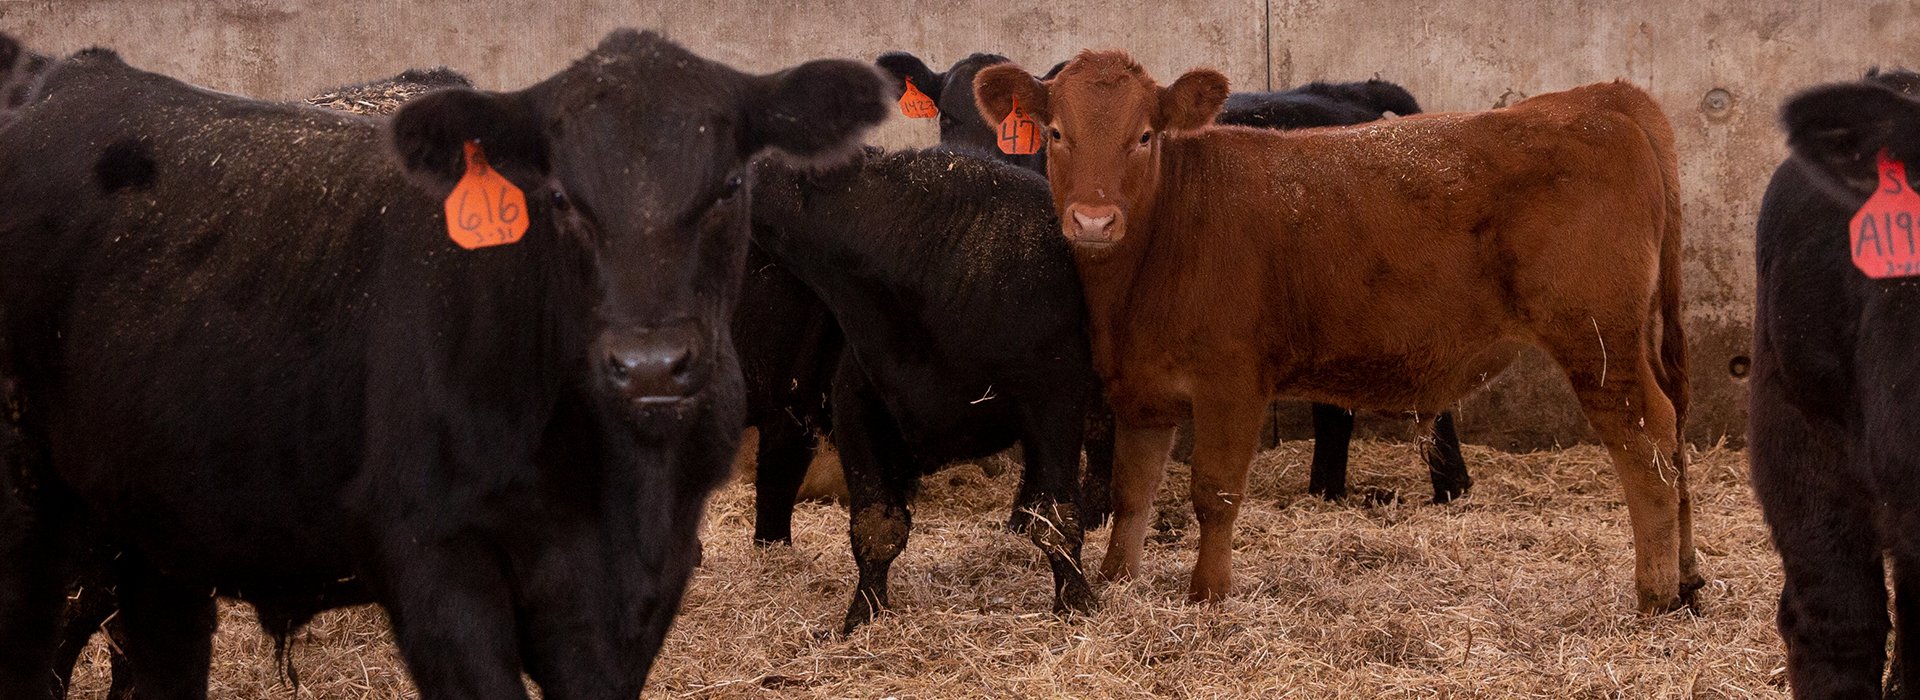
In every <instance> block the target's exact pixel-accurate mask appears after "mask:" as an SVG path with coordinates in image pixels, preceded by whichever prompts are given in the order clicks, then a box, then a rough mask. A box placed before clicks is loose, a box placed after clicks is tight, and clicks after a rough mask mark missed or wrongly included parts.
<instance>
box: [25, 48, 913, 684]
mask: <svg viewBox="0 0 1920 700" xmlns="http://www.w3.org/2000/svg"><path fill="white" fill-rule="evenodd" d="M42 80H43V81H44V85H45V88H46V89H45V90H44V91H42V92H41V93H40V94H41V95H42V96H41V98H40V99H39V101H38V102H36V103H35V104H34V106H33V107H32V108H31V109H27V110H23V111H21V112H20V113H19V115H18V117H17V119H16V121H14V122H12V123H10V124H8V125H7V126H5V128H0V162H4V163H8V164H10V165H9V166H8V167H5V168H0V201H4V202H7V203H8V206H6V207H0V260H5V261H9V264H10V265H12V267H11V268H10V269H9V270H8V271H7V274H4V275H0V308H3V309H4V310H5V314H4V322H3V323H0V342H3V343H4V348H5V350H6V352H7V356H6V357H5V358H4V360H5V366H4V367H0V370H4V374H5V376H6V378H7V379H9V380H10V381H11V382H12V384H11V386H12V390H11V391H10V392H9V393H10V396H9V399H10V403H11V404H12V405H16V406H18V407H20V410H19V411H17V415H10V418H12V419H13V420H11V421H10V423H9V426H8V431H7V432H6V433H5V434H4V435H0V438H5V444H4V445H0V447H4V448H5V449H4V454H5V455H6V456H7V457H8V463H7V464H6V465H5V467H6V468H5V469H4V470H0V562H6V564H5V566H0V649H5V650H6V652H5V653H4V654H0V697H5V698H45V697H53V696H57V695H59V694H61V693H62V692H64V689H63V688H61V687H59V686H60V685H61V684H60V683H59V682H58V679H59V678H62V677H64V674H59V673H56V672H55V671H54V669H52V668H50V666H51V665H52V654H53V648H54V646H55V639H54V638H55V631H54V628H55V625H56V619H55V618H56V616H57V613H58V611H59V610H60V607H61V605H60V603H61V601H62V597H63V595H64V591H63V586H65V585H66V584H67V583H68V578H67V577H68V575H69V574H70V573H72V572H77V571H83V570H88V569H90V568H98V569H103V570H105V571H106V572H107V575H108V576H110V578H111V581H112V585H113V586H114V589H113V590H114V594H115V597H114V601H113V602H114V604H115V605H116V606H117V608H118V610H119V613H118V616H117V618H116V620H117V625H118V627H119V629H120V630H121V631H122V634H119V635H117V637H116V640H115V641H116V643H117V645H118V648H119V649H120V650H121V651H123V652H124V653H125V656H126V659H127V662H128V667H129V670H130V674H131V676H130V678H131V683H132V691H133V693H134V694H135V695H136V696H137V697H205V693H206V683H207V672H208V668H207V664H208V655H209V652H210V642H211V633H212V631H213V626H214V597H213V596H214V595H215V594H219V595H226V596H232V597H236V598H239V599H241V600H245V601H248V602H250V603H252V604H253V605H254V606H255V607H256V608H257V609H258V610H259V611H260V614H261V619H262V621H263V622H265V623H267V626H268V628H269V631H272V632H274V633H276V634H279V635H285V634H287V633H289V632H291V631H292V630H294V629H296V628H297V627H298V626H299V625H300V624H302V623H304V622H305V621H306V620H307V619H309V618H310V617H311V616H312V615H314V614H315V613H317V612H319V611H321V610H324V609H327V608H330V607H335V606H339V605H346V604H353V603H359V602H368V601H371V602H377V603H379V604H381V605H382V606H383V607H384V608H385V610H386V611H387V613H388V615H389V617H390V619H391V620H392V622H393V626H394V636H395V640H396V641H397V643H398V645H399V648H400V652H401V654H402V656H403V657H404V658H405V659H406V662H407V665H408V669H409V671H410V672H411V673H412V676H413V679H414V681H415V684H416V685H417V686H418V687H419V689H420V692H421V695H422V697H424V698H522V699H523V698H525V697H527V695H526V690H525V688H524V686H523V685H522V681H521V677H522V673H523V672H524V673H525V674H527V675H528V676H530V677H531V678H532V679H533V680H534V682H536V683H537V684H539V685H540V686H541V687H542V689H543V691H544V693H545V695H546V697H568V698H609V699H611V698H622V699H623V700H624V699H631V698H633V697H636V696H637V695H638V694H639V692H640V689H641V686H642V685H643V684H644V682H645V680H646V677H647V673H648V670H649V669H650V668H651V665H652V661H653V657H654V655H655V652H656V651H657V650H658V649H659V645H660V640H661V638H662V636H663V635H664V634H665V633H666V630H667V627H668V625H669V623H670V621H671V620H672V618H673V615H674V613H675V611H676V609H677V608H678V606H679V600H680V596H681V593H682V591H683V590H684V587H685V584H686V581H687V577H688V575H689V574H690V572H691V570H692V568H693V566H694V565H695V563H697V562H698V560H699V542H698V540H697V529H698V524H699V520H700V517H701V514H702V511H703V508H704V505H705V502H706V498H707V495H708V494H709V493H710V492H711V491H712V489H713V488H715V487H716V486H717V485H719V484H720V483H721V482H722V481H723V480H724V479H725V477H726V476H727V474H728V471H729V466H730V463H731V460H732V457H733V453H734V451H735V449H736V447H737V443H738V440H739V426H740V424H741V421H742V420H743V413H744V409H743V405H742V404H743V399H742V388H741V377H740V368H739V363H738V360H737V358H736V357H735V355H734V352H733V349H732V348H733V343H732V339H731V337H730V332H729V330H728V328H729V327H728V323H727V320H728V318H729V314H730V313H731V311H732V305H733V303H734V299H735V296H736V294H737V291H738V284H739V282H738V280H739V277H740V266H741V262H742V259H743V257H744V254H745V247H746V242H747V226H748V222H749V203H748V188H747V186H746V179H745V169H746V164H747V162H748V160H749V159H750V158H752V157H753V156H755V155H756V154H758V153H761V152H763V151H766V150H768V149H773V150H779V151H785V152H787V153H790V154H793V155H795V156H797V157H799V158H803V159H815V160H831V159H833V158H835V157H844V156H846V155H850V154H851V153H852V151H851V150H850V144H852V143H853V142H854V141H856V140H857V138H858V137H859V135H860V134H861V133H862V132H863V131H864V130H865V129H867V128H868V127H870V126H872V125H874V124H876V123H878V122H879V121H881V120H882V119H883V118H884V117H885V116H886V113H887V112H886V110H887V104H886V103H885V101H884V99H885V98H884V95H883V93H884V92H885V91H886V90H885V86H884V83H883V79H882V78H881V77H880V76H879V75H878V74H877V73H876V72H875V71H874V70H873V69H872V68H871V67H869V66H865V65H861V64H858V63H854V62H848V61H817V62H813V63H808V64H804V65H802V66H799V67H796V68H793V69H789V70H787V71H783V72H779V73H774V74H771V75H765V76H754V75H747V74H743V73H740V72H737V71H734V70H733V69H731V68H728V67H727V66H724V65H721V64H718V63H714V62H711V61H707V60H704V59H701V58H700V57H698V56H695V55H693V54H692V53H689V52H688V51H686V50H685V49H682V48H680V47H679V46H677V45H675V44H673V43H672V42H670V41H667V40H666V39H664V38H662V37H660V36H658V35H655V34H651V33H638V32H633V31H620V32H615V33H613V34H611V35H609V36H608V37H607V38H606V39H605V40H604V41H602V42H601V43H600V45H599V46H598V47H597V48H595V49H594V50H593V51H592V52H591V53H589V54H588V55H587V56H586V57H585V58H583V59H581V60H579V61H577V62H575V63H574V64H573V65H571V66H569V67H567V68H566V69H565V70H562V71H560V72H559V73H557V74H555V75H553V76H552V77H549V78H548V79H546V80H544V81H542V82H540V83H539V84H536V85H534V86H532V87H529V88H527V89H525V90H521V91H518V92H483V91H476V90H471V89H464V88H456V89H447V90H441V91H438V92H433V93H429V94H428V95H426V96H424V97H421V98H419V99H416V100H414V101H413V102H411V103H409V104H407V105H406V106H405V107H403V108H401V109H400V110H399V111H398V112H397V113H396V114H395V115H394V116H393V117H392V118H391V120H386V119H371V118H367V117H361V116H356V115H350V114H343V113H338V112H332V111H327V110H321V109H317V108H312V107H307V106H301V105H289V104H276V103H268V102H259V101H254V100H248V99H244V98H240V97H234V96H230V95H223V94H218V93H213V92H209V91H204V90H199V89H197V88H193V87H190V86H187V85H185V84H183V83H181V82H179V81H176V80H173V79H171V78H167V77H165V76H161V75H156V74H153V73H148V72H144V71H140V70H137V69H134V68H131V67H128V66H127V65H126V64H124V63H122V62H121V61H120V59H119V58H118V57H116V56H115V55H114V54H113V53H112V52H110V51H105V50H89V51H84V52H81V53H79V54H76V55H74V56H72V57H70V58H67V59H65V60H62V61H59V62H57V63H56V64H55V65H54V66H52V67H51V68H50V69H49V71H48V72H47V74H46V75H45V76H44V77H43V78H42ZM389 151H390V152H391V155H389ZM482 160H484V161H485V163H486V166H482V165H481V161H482ZM516 191H517V192H518V193H519V194H518V196H515V195H514V194H513V193H514V192H516ZM463 197H465V199H463ZM449 217H451V220H449ZM29 261H30V262H29ZM96 551H111V552H114V553H115V554H114V555H113V556H112V557H111V558H110V560H108V561H93V560H90V556H91V555H90V553H91V552H96Z"/></svg>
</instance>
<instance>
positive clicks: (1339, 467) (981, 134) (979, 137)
mask: <svg viewBox="0 0 1920 700" xmlns="http://www.w3.org/2000/svg"><path fill="white" fill-rule="evenodd" d="M1006 62H1007V58H1006V57H1005V56H1001V55H998V54H989V53H976V54H973V55H971V56H968V57H966V58H964V59H961V60H960V61H958V62H956V63H954V64H953V66H952V67H951V68H948V69H947V71H946V72H944V73H935V72H933V70H932V69H931V68H928V67H927V64H926V62H925V61H922V60H920V58H919V57H916V56H914V55H913V54H910V53H907V52H904V51H893V52H888V53H885V54H881V55H880V57H879V58H878V59H875V61H874V63H875V64H877V65H879V66H880V68H881V69H883V70H885V71H887V72H888V73H889V74H891V75H892V76H893V78H894V90H895V91H896V94H898V92H899V91H902V90H904V89H905V85H906V82H905V81H907V80H912V81H913V84H914V86H915V87H916V88H918V89H920V91H921V92H924V93H926V94H927V96H928V97H930V98H932V99H933V100H934V103H935V104H936V105H938V107H939V109H940V116H939V119H940V144H941V145H942V146H947V147H950V148H959V149H966V150H969V151H973V152H977V153H980V154H982V155H987V156H990V157H993V158H998V159H1001V160H1004V161H1006V162H1009V163H1013V164H1015V165H1018V166H1020V167H1023V168H1027V169H1029V170H1032V171H1034V172H1036V173H1040V174H1042V175H1045V174H1046V172H1047V160H1046V155H1047V152H1046V149H1041V150H1040V151H1039V152H1037V153H1034V154H1032V155H1008V154H1006V153H1003V152H1001V151H1000V149H999V147H998V144H997V131H996V129H995V128H994V127H993V126H991V125H989V124H987V122H986V120H985V119H984V118H982V117H981V116H980V112H979V110H978V109H976V108H975V107H974V98H973V78H974V76H975V75H977V74H979V72H980V71H981V70H982V69H984V68H986V67H988V66H992V65H996V64H1000V63H1006ZM1064 65H1065V63H1061V64H1056V65H1055V66H1054V67H1053V69H1052V70H1050V71H1048V72H1047V74H1046V75H1044V76H1036V77H1037V78H1038V79H1041V80H1046V79H1049V78H1052V77H1053V74H1054V73H1057V72H1059V70H1060V68H1061V67H1062V66H1064ZM1389 112H1391V113H1393V114H1397V115H1407V114H1417V113H1419V112H1420V104H1419V103H1418V102H1417V101H1415V100H1414V98H1413V95H1412V94H1409V93H1408V92H1407V91H1406V89H1405V88H1402V87H1400V86H1398V85H1395V84H1393V83H1390V82H1387V81H1384V80H1378V79H1375V80H1367V81H1364V82H1356V83H1323V82H1315V83H1308V84H1306V85H1302V86H1299V87H1296V88H1292V89H1289V90H1281V91H1276V92H1242V93H1234V94H1233V95H1231V96H1229V97H1228V98H1227V104H1226V106H1225V107H1224V108H1223V109H1222V110H1221V112H1220V116H1219V117H1218V118H1217V119H1216V121H1218V122H1219V123H1221V124H1239V125H1245V126H1257V127H1265V128H1273V129H1295V128H1306V127H1315V126H1342V125H1349V124H1360V123H1364V122H1370V121H1373V120H1376V119H1380V118H1381V117H1383V116H1385V115H1386V113H1389ZM1102 403H1103V404H1104V402H1102ZM1097 413H1099V414H1103V415H1104V418H1096V419H1095V420H1094V422H1093V427H1094V430H1095V431H1094V432H1089V434H1088V441H1089V442H1088V447H1087V450H1088V455H1089V459H1088V462H1087V467H1088V474H1087V486H1086V493H1085V495H1084V498H1086V499H1087V501H1088V503H1090V504H1094V505H1095V507H1096V508H1097V510H1095V511H1094V513H1093V515H1092V517H1091V518H1090V520H1092V521H1093V522H1095V523H1098V522H1104V520H1105V518H1106V514H1107V511H1108V506H1107V503H1108V494H1107V490H1108V489H1107V487H1106V484H1108V483H1109V482H1110V481H1111V480H1112V468H1113V460H1112V458H1111V454H1112V443H1113V438H1112V422H1113V418H1112V415H1111V411H1110V410H1105V409H1104V407H1103V408H1102V409H1100V410H1099V411H1097ZM1352 439H1353V412H1352V411H1349V410H1347V409H1344V408H1341V407H1338V406H1333V405H1330V404H1320V403H1316V404H1313V470H1312V474H1311V476H1310V477H1309V480H1308V483H1307V491H1308V492H1310V493H1316V494H1320V495H1321V496H1324V497H1326V498H1327V499H1329V500H1337V499H1339V498H1342V497H1344V496H1345V495H1346V493H1347V449H1348V446H1349V443H1350V442H1351V441H1352ZM1101 441H1104V444H1099V443H1101ZM1421 448H1422V453H1423V454H1424V455H1425V456H1426V461H1427V474H1428V476H1429V477H1431V479H1432V481H1433V501H1434V502H1435V503H1446V502H1448V501H1451V500H1453V499H1455V498H1458V497H1460V496H1463V495H1465V494H1466V493H1467V490H1468V489H1469V488H1471V487H1472V486H1473V479H1472V478H1471V477H1470V476H1468V474H1467V463H1466V460H1465V459H1464V458H1463V457H1461V455H1460V437H1459V435H1458V434H1457V433H1456V432H1455V431H1454V426H1453V412H1451V411H1447V412H1443V413H1441V414H1440V415H1439V416H1438V417H1437V418H1436V419H1435V420H1434V424H1433V435H1432V437H1431V439H1427V440H1422V441H1421ZM1096 453H1099V454H1101V455H1103V456H1104V459H1095V458H1094V455H1095V454H1096Z"/></svg>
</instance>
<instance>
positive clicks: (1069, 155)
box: [974, 51, 1227, 248]
mask: <svg viewBox="0 0 1920 700" xmlns="http://www.w3.org/2000/svg"><path fill="white" fill-rule="evenodd" d="M974 93H975V99H976V101H977V102H978V103H979V107H980V114H981V116H983V117H985V118H986V119H987V123H989V124H999V123H1000V122H1001V120H1003V119H1005V118H1006V117H1007V115H1008V113H1009V112H1011V111H1012V109H1013V107H1014V105H1015V103H1016V102H1017V103H1018V105H1019V107H1020V109H1021V110H1022V111H1024V112H1026V113H1027V114H1028V115H1031V116H1032V117H1033V119H1034V120H1035V121H1037V122H1039V123H1040V125H1041V126H1042V127H1043V129H1044V130H1045V132H1046V136H1047V138H1046V142H1047V145H1046V148H1047V180H1048V181H1049V182H1051V183H1052V185H1053V204H1054V209H1055V210H1057V211H1058V212H1059V214H1060V228H1061V231H1062V233H1064V234H1066V236H1067V240H1069V241H1072V242H1073V243H1074V244H1075V245H1076V246H1080V247H1083V248H1104V247H1107V246H1110V245H1114V244H1116V243H1119V242H1120V240H1121V239H1122V238H1124V237H1125V236H1126V234H1127V223H1128V222H1129V221H1131V220H1134V219H1136V218H1138V217H1140V216H1143V215H1147V214H1149V211H1150V208H1151V207H1152V202H1153V198H1154V197H1155V196H1156V195H1157V194H1158V190H1159V187H1160V163H1161V147H1162V145H1163V144H1164V143H1165V138H1166V137H1167V136H1168V135H1170V134H1178V133H1180V132H1185V131H1193V130H1197V129H1201V128H1204V127H1206V126H1207V125H1208V124H1210V123H1212V122H1213V117H1214V114H1215V113H1217V112H1219V111H1220V104H1221V103H1222V102H1224V101H1226V99H1227V78H1226V76H1223V75H1221V74H1220V73H1219V72H1217V71H1213V70H1207V69H1200V70H1195V71H1191V72H1189V73H1187V74H1186V75H1183V76H1180V79H1179V80H1176V81H1174V83H1173V84H1172V85H1169V86H1166V87H1161V86H1160V85H1159V84H1157V83H1155V82H1154V81H1153V78H1152V77H1150V76H1148V75H1147V72H1146V71H1145V70H1144V69H1142V68H1141V67H1140V64H1138V63H1135V62H1134V61H1133V59H1132V58H1131V57H1129V56H1127V54H1126V53H1124V52H1120V51H1082V52H1080V55H1078V56H1075V57H1074V59H1073V60H1072V61H1069V62H1067V65H1066V67H1065V68H1062V69H1061V70H1060V72H1059V74H1058V75H1056V76H1055V77H1054V78H1053V79H1052V80H1047V81H1040V80H1036V79H1034V77H1033V76H1032V75H1030V74H1028V73H1027V72H1026V70H1025V69H1023V68H1021V67H1019V66H1016V65H1013V64H1010V63H1003V64H1000V65H996V66H992V67H989V68H986V69H984V70H982V71H980V75H979V76H978V77H976V78H975V79H974Z"/></svg>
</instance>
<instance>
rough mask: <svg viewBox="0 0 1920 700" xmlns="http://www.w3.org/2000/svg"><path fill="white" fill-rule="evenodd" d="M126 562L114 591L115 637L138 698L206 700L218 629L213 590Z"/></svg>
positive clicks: (127, 557) (130, 559)
mask: <svg viewBox="0 0 1920 700" xmlns="http://www.w3.org/2000/svg"><path fill="white" fill-rule="evenodd" d="M121 561H122V565H121V566H118V567H116V571H115V586H114V594H115V602H116V603H117V604H118V605H119V608H120V612H119V615H118V617H117V618H116V621H117V622H118V624H117V625H115V626H114V628H113V629H112V632H113V634H114V635H115V637H116V638H115V639H114V643H115V644H117V645H118V646H119V647H120V650H121V652H122V653H124V654H125V655H126V659H127V666H128V669H127V671H128V673H129V674H131V676H132V680H133V696H134V697H136V698H140V700H155V699H160V698H167V699H179V700H200V699H203V698H205V697H207V673H208V670H209V669H208V664H210V663H211V662H212V658H213V632H214V628H215V624H216V618H215V605H214V603H215V601H214V597H213V589H211V588H207V587H205V586H197V585H192V584H188V583H184V582H181V581H179V580H176V579H174V578H171V577H168V576H166V575H164V574H162V573H160V572H159V571H158V570H157V569H155V568H154V567H153V566H151V565H148V564H146V563H145V562H142V561H139V559H138V558H137V557H136V556H135V555H131V554H128V555H125V556H123V557H122V560H121ZM116 675H118V674H116Z"/></svg>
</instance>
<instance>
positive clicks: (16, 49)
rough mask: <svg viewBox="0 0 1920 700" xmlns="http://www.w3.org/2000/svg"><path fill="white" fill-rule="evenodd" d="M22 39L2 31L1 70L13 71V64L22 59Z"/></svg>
mask: <svg viewBox="0 0 1920 700" xmlns="http://www.w3.org/2000/svg"><path fill="white" fill-rule="evenodd" d="M20 54H21V49H20V41H19V40H18V39H15V38H13V37H11V36H8V35H7V33H6V32H0V72H11V71H12V70H13V64H14V63H15V62H17V61H19V60H20Z"/></svg>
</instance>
